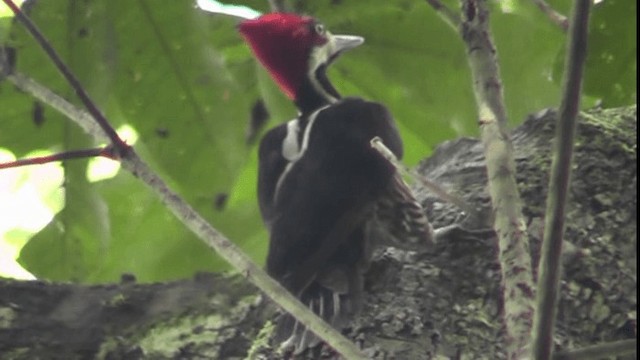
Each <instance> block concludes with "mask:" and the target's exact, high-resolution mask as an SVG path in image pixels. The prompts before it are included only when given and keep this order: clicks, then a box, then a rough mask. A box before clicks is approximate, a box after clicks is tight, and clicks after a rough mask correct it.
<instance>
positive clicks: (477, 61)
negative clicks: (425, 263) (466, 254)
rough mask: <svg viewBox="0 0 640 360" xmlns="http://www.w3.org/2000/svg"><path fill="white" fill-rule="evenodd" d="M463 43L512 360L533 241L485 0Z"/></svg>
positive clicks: (523, 348) (473, 3) (529, 312)
mask: <svg viewBox="0 0 640 360" xmlns="http://www.w3.org/2000/svg"><path fill="white" fill-rule="evenodd" d="M462 16H463V23H462V26H461V35H462V39H463V40H464V43H465V45H466V48H467V59H468V61H469V66H470V68H471V75H472V78H473V90H474V95H475V99H476V105H477V108H478V117H479V124H480V132H481V138H482V143H483V146H484V153H485V158H486V166H487V176H488V183H489V193H490V196H491V202H492V210H493V215H494V216H495V218H494V229H495V231H496V233H497V234H498V244H499V260H500V267H501V274H502V284H503V297H504V325H505V330H506V334H505V347H506V351H507V354H508V355H507V357H508V358H509V359H520V358H523V356H525V354H528V352H529V346H530V334H531V322H532V321H531V319H532V317H533V299H534V296H535V295H534V293H535V290H534V287H533V276H532V271H531V257H530V255H529V239H528V234H527V229H526V226H525V223H524V218H523V216H522V201H521V199H520V195H519V193H518V187H517V185H516V182H515V174H516V171H515V162H514V159H513V153H514V151H513V145H512V143H511V139H510V135H509V131H508V129H507V115H506V110H505V105H504V96H503V90H502V81H501V79H500V71H499V68H498V62H497V59H496V48H495V46H494V44H493V40H492V39H491V33H490V29H489V10H488V8H487V1H486V0H465V1H463V9H462Z"/></svg>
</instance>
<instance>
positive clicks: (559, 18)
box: [531, 0, 569, 32]
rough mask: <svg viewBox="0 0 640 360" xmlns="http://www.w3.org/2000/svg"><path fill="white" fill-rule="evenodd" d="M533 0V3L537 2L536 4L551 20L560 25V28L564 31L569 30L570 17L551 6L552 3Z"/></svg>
mask: <svg viewBox="0 0 640 360" xmlns="http://www.w3.org/2000/svg"><path fill="white" fill-rule="evenodd" d="M531 1H533V3H534V4H536V6H537V7H538V8H539V9H540V10H542V12H543V13H544V14H545V15H547V17H548V18H549V20H551V22H552V23H554V24H556V25H558V26H559V27H560V29H562V31H564V32H567V30H568V29H569V19H567V17H566V16H564V15H562V14H561V13H559V12H557V11H556V10H555V9H554V8H552V7H551V5H549V4H548V3H547V2H546V1H544V0H531Z"/></svg>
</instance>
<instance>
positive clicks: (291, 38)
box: [239, 13, 364, 102]
mask: <svg viewBox="0 0 640 360" xmlns="http://www.w3.org/2000/svg"><path fill="white" fill-rule="evenodd" d="M239 31H240V33H241V34H242V36H243V37H244V39H245V40H246V41H247V43H249V45H250V46H251V49H252V50H253V52H254V53H255V55H256V57H257V58H258V60H260V62H261V63H262V65H264V66H265V67H266V68H267V70H268V71H269V73H270V74H271V76H272V77H273V78H274V79H275V81H276V83H277V84H278V85H279V86H280V88H281V89H282V91H283V92H284V93H285V94H286V95H287V96H288V97H289V98H290V99H292V100H295V101H300V97H301V96H304V94H303V92H305V90H303V88H304V87H305V86H309V85H310V86H311V87H312V88H313V89H312V90H313V91H317V92H318V94H320V95H321V96H323V97H325V98H326V100H328V101H329V102H332V101H335V99H337V98H339V95H338V93H337V91H336V90H335V89H334V88H333V86H331V84H330V83H329V81H328V80H327V78H326V75H325V70H326V68H327V66H328V65H329V64H331V62H333V61H334V60H335V59H336V58H337V57H338V55H340V54H341V53H342V52H343V51H345V50H348V49H352V48H354V47H356V46H358V45H360V44H362V43H363V42H364V39H363V38H362V37H359V36H349V35H333V34H332V33H330V32H329V31H328V30H327V29H325V27H324V25H323V24H321V23H319V22H318V21H316V20H315V19H313V18H312V17H308V16H300V15H296V14H287V13H271V14H266V15H262V16H260V17H258V18H256V19H251V20H246V21H243V22H242V23H240V25H239Z"/></svg>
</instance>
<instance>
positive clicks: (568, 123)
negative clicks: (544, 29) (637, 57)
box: [532, 0, 591, 360]
mask: <svg viewBox="0 0 640 360" xmlns="http://www.w3.org/2000/svg"><path fill="white" fill-rule="evenodd" d="M590 6H591V0H575V1H574V5H573V13H572V19H571V25H570V28H569V47H568V49H567V57H566V59H565V72H564V74H565V77H564V82H563V91H562V101H561V103H560V111H559V113H558V123H557V125H556V138H555V147H556V149H555V152H554V156H553V162H552V164H551V175H550V176H549V192H548V196H547V209H546V212H545V214H546V215H545V226H544V238H543V240H542V248H541V250H540V265H539V266H538V289H539V290H538V298H537V304H536V315H535V320H534V332H533V339H534V340H533V348H532V351H533V358H534V359H536V360H547V359H550V358H551V352H552V351H553V330H554V329H553V328H554V323H555V318H556V312H557V299H558V290H559V283H560V270H561V265H562V262H561V256H562V240H563V238H564V229H565V226H564V219H565V208H566V204H567V196H568V193H569V180H570V178H571V158H572V155H573V145H574V144H573V143H574V140H573V138H574V134H575V130H576V123H577V115H578V110H579V108H580V94H581V90H582V76H583V72H584V62H585V59H586V56H587V33H588V30H589V9H590Z"/></svg>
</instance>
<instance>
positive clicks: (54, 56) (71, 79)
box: [3, 0, 130, 156]
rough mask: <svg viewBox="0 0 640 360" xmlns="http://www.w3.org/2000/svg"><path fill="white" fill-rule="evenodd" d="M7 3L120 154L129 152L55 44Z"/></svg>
mask: <svg viewBox="0 0 640 360" xmlns="http://www.w3.org/2000/svg"><path fill="white" fill-rule="evenodd" d="M3 1H4V3H5V4H7V6H8V7H9V8H10V9H11V10H12V11H13V13H14V14H15V16H16V18H17V19H18V21H20V22H21V23H22V25H24V27H25V28H26V29H27V30H28V31H29V33H30V34H31V36H33V38H34V39H35V40H36V42H38V44H39V45H40V47H41V48H42V49H43V50H44V52H45V53H47V56H49V58H50V59H51V61H52V62H53V64H54V65H55V66H56V68H58V71H60V73H61V74H62V75H63V76H64V78H65V79H66V80H67V82H68V83H69V85H70V86H71V88H72V89H73V90H74V91H75V93H76V94H77V95H78V97H79V98H80V101H82V104H83V105H84V106H85V107H86V108H87V111H89V113H90V114H91V116H93V118H94V119H95V121H96V122H97V123H98V125H99V126H100V128H102V131H104V132H105V134H107V137H108V138H109V140H110V141H111V143H112V144H113V146H114V147H115V149H116V150H117V152H118V154H119V155H120V156H123V155H124V154H126V153H127V151H128V150H129V148H130V146H129V145H127V143H125V142H124V141H122V139H120V137H119V136H118V134H117V133H116V130H115V129H114V128H113V127H112V126H111V124H109V121H108V120H107V119H106V117H105V116H104V115H103V114H102V111H100V109H98V107H97V106H96V105H95V104H94V103H93V101H91V98H90V97H89V94H87V92H86V91H85V90H84V88H83V87H82V85H81V84H80V81H78V79H77V78H76V77H75V75H73V73H72V72H71V70H69V68H68V67H67V66H66V65H65V64H64V62H63V61H62V59H61V58H60V56H59V55H58V53H57V52H56V51H55V49H54V48H53V46H51V44H50V43H49V41H47V39H45V37H44V36H43V35H42V32H40V30H39V29H38V27H37V26H36V25H35V24H34V23H33V22H32V21H31V20H30V19H29V18H28V17H27V16H26V15H25V14H24V13H23V12H22V11H21V10H20V8H19V7H18V6H17V5H16V4H15V3H14V2H13V1H11V0H3Z"/></svg>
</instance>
